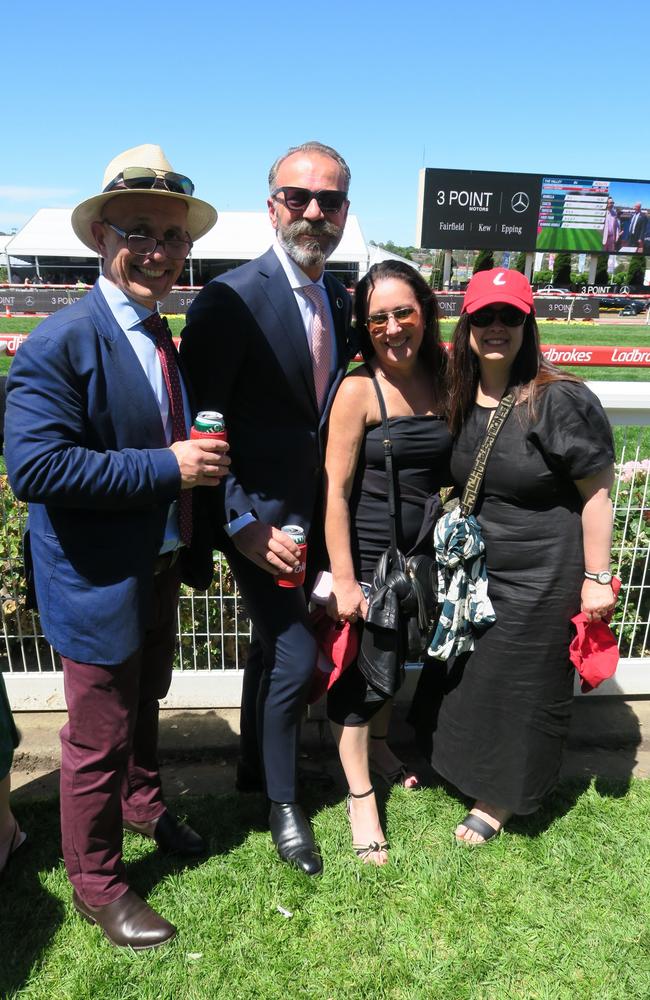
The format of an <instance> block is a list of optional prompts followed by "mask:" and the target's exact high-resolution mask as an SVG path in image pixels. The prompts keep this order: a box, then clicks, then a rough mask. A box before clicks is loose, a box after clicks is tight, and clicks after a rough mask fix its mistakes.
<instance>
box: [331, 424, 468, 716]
mask: <svg viewBox="0 0 650 1000" xmlns="http://www.w3.org/2000/svg"><path fill="white" fill-rule="evenodd" d="M388 423H389V427H390V437H391V442H392V454H393V465H394V468H395V471H396V475H397V481H398V484H399V494H400V497H399V499H400V503H399V507H400V517H399V520H398V524H397V540H398V545H399V547H400V549H401V551H402V552H404V553H405V554H406V555H410V554H412V553H413V552H429V553H431V554H432V553H433V544H432V543H433V538H432V530H433V518H434V511H435V496H436V494H437V493H438V491H439V490H440V488H441V487H442V486H446V485H448V484H449V482H450V469H449V461H450V456H451V435H450V433H449V429H448V427H447V424H446V423H445V421H444V419H443V418H441V417H437V416H428V415H427V416H412V417H389V421H388ZM349 507H350V545H351V550H352V560H353V563H354V568H355V572H356V574H357V579H359V580H362V581H365V582H367V583H370V582H371V581H372V576H373V572H374V569H375V565H376V563H377V560H378V558H379V556H380V555H381V554H382V552H384V551H385V550H386V549H387V548H388V546H389V545H390V521H389V516H388V489H387V479H386V465H385V459H384V446H383V432H382V427H381V424H370V425H369V426H368V427H366V430H365V434H364V441H363V444H362V447H361V451H360V454H359V461H358V463H357V468H356V472H355V477H354V482H353V485H352V491H351V493H350V501H349ZM385 700H386V699H385V698H384V696H383V695H380V694H379V693H378V692H376V691H374V690H373V689H372V688H370V687H369V685H368V684H367V682H366V680H365V678H364V677H363V675H362V674H361V672H360V671H359V670H358V668H357V666H356V663H353V664H351V665H350V666H349V667H348V669H347V670H346V671H345V672H344V673H343V674H342V675H341V677H340V678H339V680H338V681H337V682H336V683H335V684H333V685H332V687H331V688H330V691H329V692H328V698H327V711H328V715H329V717H330V719H332V720H333V721H334V722H338V723H339V724H340V725H363V724H364V723H365V722H367V721H368V720H369V719H370V718H372V716H373V715H374V714H375V713H376V712H378V711H379V709H380V708H381V706H382V705H383V704H384V701H385Z"/></svg>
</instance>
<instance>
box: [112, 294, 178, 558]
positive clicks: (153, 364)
mask: <svg viewBox="0 0 650 1000" xmlns="http://www.w3.org/2000/svg"><path fill="white" fill-rule="evenodd" d="M98 281H99V288H100V291H101V293H102V295H103V296H104V298H105V299H106V303H107V305H108V308H109V309H110V311H111V312H112V314H113V317H114V319H115V322H116V323H117V325H118V326H119V328H120V329H121V330H122V331H123V332H124V334H125V336H126V339H127V340H128V342H129V343H130V345H131V347H132V348H133V350H134V352H135V355H136V357H137V359H138V361H139V362H140V364H141V365H142V370H143V371H144V373H145V375H146V377H147V381H148V382H149V385H150V386H151V388H152V390H153V394H154V396H155V397H156V402H157V403H158V409H159V410H160V419H161V420H162V425H163V428H164V431H165V440H166V441H167V444H168V445H170V444H171V443H172V438H173V433H172V419H171V413H170V410H169V394H168V392H167V386H166V385H165V377H164V375H163V372H162V367H161V364H160V359H159V357H158V352H157V350H156V339H155V337H154V335H153V334H152V333H149V331H148V330H145V328H144V326H143V325H142V321H143V320H145V319H146V318H147V316H151V313H152V311H154V310H151V309H148V308H147V307H146V306H142V305H140V304H139V303H138V302H134V301H133V299H130V298H129V297H128V296H127V295H125V294H124V292H123V291H122V290H121V289H120V288H118V287H117V285H114V284H113V282H112V281H109V280H108V278H105V277H104V275H103V274H102V275H100V277H99V279H98ZM179 376H180V372H179ZM180 383H181V391H182V393H183V409H184V411H185V428H186V430H187V432H188V434H189V428H190V426H191V423H192V413H191V410H190V406H189V401H188V398H187V392H186V389H185V386H184V385H183V379H182V377H181V378H180ZM180 545H181V539H180V531H179V527H178V510H177V503H176V501H174V502H173V503H171V504H170V505H169V512H168V514H167V524H166V525H165V538H164V540H163V544H162V546H161V549H160V554H161V555H162V554H163V553H165V552H171V551H173V550H174V549H177V548H179V547H180Z"/></svg>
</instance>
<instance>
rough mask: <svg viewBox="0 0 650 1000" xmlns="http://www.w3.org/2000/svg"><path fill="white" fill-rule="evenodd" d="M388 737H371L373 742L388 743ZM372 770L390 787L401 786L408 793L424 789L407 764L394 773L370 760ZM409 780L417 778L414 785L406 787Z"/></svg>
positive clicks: (400, 766)
mask: <svg viewBox="0 0 650 1000" xmlns="http://www.w3.org/2000/svg"><path fill="white" fill-rule="evenodd" d="M386 738H387V737H386V736H371V737H370V739H371V740H383V741H384V742H385V741H386ZM369 763H370V770H371V771H374V772H375V774H378V775H379V777H380V778H381V780H382V781H385V782H386V784H387V785H388V786H389V787H390V786H392V785H401V786H402V788H404V789H405V790H406V791H407V792H418V791H419V790H420V789H421V788H422V782H421V781H420V779H419V778H418V776H417V774H415V773H414V772H413V771H412V770H410V769H409V768H408V767H407V766H406V764H400V765H399V767H396V768H395V770H394V771H385V770H384V769H383V767H381V766H380V765H379V764H377V763H376V762H375V761H374V760H372V759H371V760H370V762H369ZM407 778H415V784H414V785H405V784H404V782H405V781H406V779H407Z"/></svg>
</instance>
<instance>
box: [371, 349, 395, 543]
mask: <svg viewBox="0 0 650 1000" xmlns="http://www.w3.org/2000/svg"><path fill="white" fill-rule="evenodd" d="M367 367H368V371H369V372H370V377H371V379H372V384H373V385H374V387H375V392H376V393H377V401H378V403H379V412H380V414H381V430H382V434H383V435H384V439H383V442H382V443H383V445H384V459H385V461H386V478H387V480H388V513H389V515H390V519H389V523H390V546H391V554H392V556H393V561H394V562H395V561H396V560H397V553H398V548H397V484H396V482H395V469H394V466H393V443H392V441H391V439H390V430H389V428H388V414H387V413H386V404H385V403H384V397H383V395H382V391H381V389H380V387H379V382H378V380H377V376H376V375H375V373H374V371H373V370H372V368H371V367H370V365H368V366H367Z"/></svg>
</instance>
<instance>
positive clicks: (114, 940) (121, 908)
mask: <svg viewBox="0 0 650 1000" xmlns="http://www.w3.org/2000/svg"><path fill="white" fill-rule="evenodd" d="M72 903H73V906H74V907H75V909H76V910H77V911H78V912H79V913H80V914H81V916H82V917H83V918H84V920H87V921H88V923H89V924H97V926H98V927H101V929H102V931H103V932H104V934H105V935H106V937H107V938H108V940H109V941H110V942H111V944H114V945H115V946H116V947H117V948H133V949H134V950H135V951H143V950H144V949H145V948H159V947H160V945H161V944H166V943H167V941H171V939H172V938H173V937H175V935H176V928H175V927H174V925H173V924H170V923H168V922H167V921H166V920H165V919H164V917H161V916H160V914H159V913H156V911H155V910H152V909H151V907H150V906H148V905H147V904H146V903H145V901H144V899H140V897H139V896H138V895H137V893H135V892H134V891H133V889H127V891H126V892H125V893H124V895H123V896H120V898H119V899H116V900H115V901H114V902H113V903H107V904H106V906H89V905H88V903H84V902H82V900H81V899H80V898H79V896H78V895H77V893H76V890H75V891H73V893H72Z"/></svg>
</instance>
